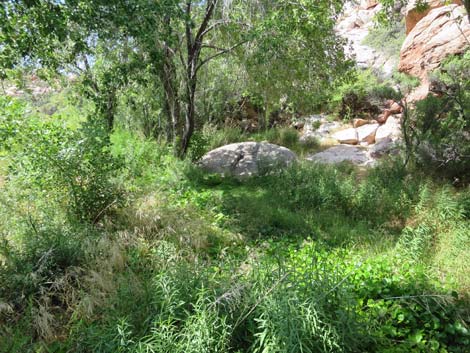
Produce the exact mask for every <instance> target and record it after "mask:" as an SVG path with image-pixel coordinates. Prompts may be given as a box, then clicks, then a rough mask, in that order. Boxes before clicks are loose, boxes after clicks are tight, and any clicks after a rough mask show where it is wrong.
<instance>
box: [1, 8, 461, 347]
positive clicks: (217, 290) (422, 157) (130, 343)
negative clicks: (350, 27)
mask: <svg viewBox="0 0 470 353" xmlns="http://www.w3.org/2000/svg"><path fill="white" fill-rule="evenodd" d="M340 3H341V2H339V1H315V2H312V1H304V0H299V1H276V2H270V1H256V2H255V1H254V2H246V1H224V2H222V1H220V2H219V1H203V2H192V1H185V2H181V1H173V0H162V1H146V0H135V1H115V2H109V1H92V2H90V1H77V0H73V1H72V0H70V1H69V0H66V1H48V0H38V1H5V2H3V3H2V5H1V7H0V38H1V40H2V44H1V45H0V63H1V64H0V72H1V73H2V75H3V81H2V85H3V90H4V93H5V94H3V95H2V96H0V352H5V353H7V352H8V353H11V352H56V353H59V352H60V353H61V352H83V353H85V352H103V353H106V352H110V353H111V352H113V353H114V352H123V353H124V352H126V353H127V352H129V353H131V352H132V353H138V352H159V353H163V352H168V353H178V352H185V353H188V352H194V353H201V352H223V353H225V352H233V353H242V352H252V353H257V352H264V353H274V352H279V353H281V352H323V353H326V352H381V353H401V352H416V353H418V352H423V353H424V352H426V353H427V352H438V353H445V352H455V353H464V352H467V351H468V347H469V346H470V332H469V324H470V310H469V308H470V296H469V295H470V276H469V273H468V269H467V268H466V266H465V264H467V263H470V252H469V249H470V237H469V234H470V188H469V180H470V179H469V175H468V171H469V170H470V168H469V167H470V166H469V165H468V153H469V151H468V145H469V144H468V134H469V131H468V121H469V102H470V96H469V94H468V92H470V90H469V87H468V77H469V73H468V68H469V66H470V65H469V57H468V53H467V54H465V55H462V56H460V57H455V58H450V59H449V61H448V62H446V63H445V64H444V65H443V69H442V70H441V71H439V72H436V73H435V77H434V79H433V90H434V94H435V96H430V97H428V98H427V99H426V100H424V101H422V102H420V103H419V104H417V106H416V109H413V110H412V109H408V108H409V107H408V106H405V108H406V109H405V111H404V123H403V132H404V142H405V146H404V147H403V149H402V151H401V153H398V154H396V155H391V156H388V157H384V158H383V159H382V160H381V161H380V163H379V164H378V165H377V166H376V167H374V168H370V169H368V170H363V169H361V168H357V167H354V166H352V165H350V164H347V163H346V164H339V165H332V166H330V165H320V164H315V163H311V162H309V161H306V160H303V159H302V158H299V161H298V163H296V164H294V165H291V166H290V167H289V168H285V169H283V170H279V171H278V172H277V173H276V174H268V175H264V176H262V177H261V176H260V177H253V178H251V179H247V180H244V181H239V180H236V179H231V178H228V177H226V178H222V177H221V176H219V175H211V174H207V173H205V172H203V171H202V170H201V169H200V168H199V167H198V166H197V163H194V162H197V161H198V160H199V159H200V158H201V156H202V155H203V154H204V153H206V152H207V151H208V150H210V149H213V148H216V147H219V146H222V145H225V144H228V143H232V142H239V141H246V140H253V141H264V140H267V141H270V142H273V143H277V144H280V145H283V146H286V147H289V148H291V149H292V150H294V151H295V152H297V153H298V154H299V156H300V157H302V154H303V153H306V152H310V151H312V150H314V149H317V148H321V146H319V145H317V144H310V145H308V144H307V145H305V144H301V143H300V142H299V134H298V131H297V130H296V129H294V128H292V127H290V122H291V121H292V120H295V118H296V117H297V116H298V115H299V114H310V113H318V110H319V109H326V110H328V111H329V113H331V116H337V115H340V116H341V117H342V118H345V119H349V118H353V117H367V116H366V115H367V114H371V116H372V115H373V114H374V113H373V111H371V109H372V110H373V109H374V108H373V106H379V105H380V104H381V102H383V101H384V99H386V98H394V99H395V100H397V101H400V99H401V96H400V94H401V93H403V91H405V90H407V89H408V88H409V87H411V86H412V85H413V84H414V83H415V82H413V80H412V79H410V78H408V77H405V76H402V75H396V76H395V77H394V78H393V80H394V81H393V82H392V81H385V80H383V79H381V78H377V77H375V76H374V74H373V73H372V72H369V71H361V72H354V71H353V70H348V68H349V63H348V62H347V60H345V58H344V54H343V52H342V49H341V48H342V43H341V41H339V40H337V38H336V37H335V35H334V32H333V24H334V20H335V16H336V15H337V14H338V13H339V11H340V7H341V6H340V5H341V4H340ZM33 34H34V38H33ZM194 69H195V71H194ZM38 75H39V76H41V78H42V79H46V78H47V79H48V81H47V83H46V81H43V80H42V79H39V78H38ZM397 83H398V84H399V86H400V89H401V90H402V92H397V91H396V90H395V89H393V88H392V86H393V85H395V84H397ZM42 84H44V86H45V87H46V88H47V90H46V91H45V92H42V93H40V94H38V93H37V92H36V91H35V88H37V85H42ZM35 85H36V86H35ZM13 86H16V87H17V88H22V89H23V93H15V94H11V93H9V94H6V92H7V91H8V89H11V88H12V87H13ZM12 95H16V96H17V97H16V98H15V97H11V96H12ZM353 96H354V97H353ZM350 97H353V98H354V99H349V98H350ZM351 102H352V103H354V104H356V105H350V104H349V103H351ZM358 102H359V103H361V102H362V103H364V102H368V104H370V107H369V108H370V109H369V108H367V107H364V105H361V104H359V105H357V103H358ZM405 103H406V102H405V101H403V102H402V103H401V104H405ZM247 107H248V108H249V109H248V110H249V112H247V111H246V110H245V111H242V110H243V109H247ZM253 112H255V113H256V114H251V113H253ZM286 116H287V118H285V117H286ZM284 118H285V119H284ZM247 121H248V123H249V124H252V125H253V126H255V128H253V129H252V130H250V129H248V128H244V127H243V126H242V124H241V122H243V123H246V122H247ZM255 123H256V124H255ZM193 130H194V131H193ZM175 151H176V153H175ZM181 157H186V158H181ZM430 170H431V171H432V173H430Z"/></svg>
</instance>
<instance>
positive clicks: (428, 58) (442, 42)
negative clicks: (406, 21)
mask: <svg viewBox="0 0 470 353" xmlns="http://www.w3.org/2000/svg"><path fill="white" fill-rule="evenodd" d="M467 38H470V24H469V21H468V17H467V15H466V12H465V8H464V7H463V6H458V5H448V6H443V7H439V8H436V9H433V10H431V11H430V12H429V13H428V14H427V15H426V16H425V17H424V18H423V19H421V20H420V21H419V22H418V23H417V24H416V26H415V27H414V28H413V30H412V31H411V32H410V33H409V34H408V36H407V37H406V39H405V42H404V43H403V46H402V48H401V52H400V63H399V66H398V69H399V71H401V72H405V73H407V74H409V75H412V76H415V77H418V78H420V79H421V80H422V81H423V82H426V81H427V74H428V73H429V72H431V71H432V70H434V69H436V68H437V67H438V66H439V65H440V63H441V62H442V60H443V59H444V58H445V57H446V56H448V55H452V54H460V53H462V52H464V51H465V49H466V48H467V47H468V41H467Z"/></svg>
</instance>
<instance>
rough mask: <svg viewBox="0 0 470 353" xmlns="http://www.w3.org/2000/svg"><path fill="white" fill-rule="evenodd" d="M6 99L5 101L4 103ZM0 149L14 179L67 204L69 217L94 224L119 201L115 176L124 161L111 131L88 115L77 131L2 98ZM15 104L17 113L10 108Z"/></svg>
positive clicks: (26, 186)
mask: <svg viewBox="0 0 470 353" xmlns="http://www.w3.org/2000/svg"><path fill="white" fill-rule="evenodd" d="M5 102H6V103H5ZM1 108H2V109H3V111H6V114H5V113H3V114H2V120H1V121H0V134H2V135H4V139H3V141H2V144H1V145H0V149H4V150H7V151H8V152H9V154H10V158H11V159H12V163H11V164H10V165H11V170H10V173H9V174H10V178H11V179H12V180H13V179H14V180H15V182H16V183H19V184H18V187H21V186H20V185H23V187H25V188H31V189H32V190H33V192H39V193H42V194H43V196H46V197H49V198H55V199H56V201H58V202H59V203H62V204H65V205H66V207H67V210H68V213H69V215H70V216H72V217H74V218H76V219H79V220H82V221H88V222H93V223H96V222H98V221H99V220H100V219H101V218H102V217H103V216H104V215H105V214H106V212H107V211H109V208H110V206H112V205H113V204H116V203H118V202H119V200H120V196H119V192H118V190H117V188H116V186H115V185H114V184H113V183H112V180H111V179H112V176H113V175H115V173H116V172H117V171H118V170H119V167H120V163H119V162H118V161H117V160H115V159H114V158H113V157H112V155H111V152H110V143H109V136H108V132H107V131H106V128H105V127H104V126H102V124H100V123H99V122H96V121H93V120H90V121H89V122H86V123H84V124H82V126H81V127H80V128H79V129H77V130H72V129H69V128H67V127H64V124H62V121H61V120H60V119H59V120H50V121H47V120H46V121H44V120H42V119H39V118H37V117H35V116H27V115H25V114H24V113H23V112H21V111H19V108H18V107H17V103H13V104H11V103H9V102H8V100H5V99H3V104H2V106H1ZM11 109H14V111H13V112H14V113H13V114H12V113H11Z"/></svg>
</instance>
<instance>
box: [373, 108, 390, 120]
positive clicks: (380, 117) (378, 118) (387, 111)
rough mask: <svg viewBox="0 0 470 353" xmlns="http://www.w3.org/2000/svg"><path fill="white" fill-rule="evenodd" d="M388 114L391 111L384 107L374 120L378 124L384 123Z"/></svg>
mask: <svg viewBox="0 0 470 353" xmlns="http://www.w3.org/2000/svg"><path fill="white" fill-rule="evenodd" d="M390 115H392V112H391V111H390V109H385V110H384V111H383V113H382V114H380V115H379V116H378V117H377V119H376V120H377V122H378V123H379V124H385V123H386V122H387V119H388V117H389V116H390Z"/></svg>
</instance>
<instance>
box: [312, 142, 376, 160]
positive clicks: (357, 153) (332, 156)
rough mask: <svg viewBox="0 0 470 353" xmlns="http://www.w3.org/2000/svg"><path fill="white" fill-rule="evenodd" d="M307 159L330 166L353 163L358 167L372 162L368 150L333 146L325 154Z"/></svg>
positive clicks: (321, 153)
mask: <svg viewBox="0 0 470 353" xmlns="http://www.w3.org/2000/svg"><path fill="white" fill-rule="evenodd" d="M306 159H307V160H309V161H313V162H320V163H328V164H334V163H341V162H351V163H353V164H356V165H367V164H368V163H370V162H371V159H370V157H369V155H368V153H367V148H363V147H358V146H350V145H338V146H333V147H330V148H328V149H327V150H325V151H323V152H320V153H316V154H313V155H310V156H308V157H307V158H306Z"/></svg>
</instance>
